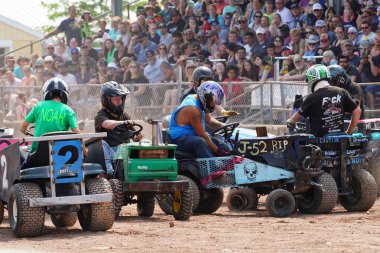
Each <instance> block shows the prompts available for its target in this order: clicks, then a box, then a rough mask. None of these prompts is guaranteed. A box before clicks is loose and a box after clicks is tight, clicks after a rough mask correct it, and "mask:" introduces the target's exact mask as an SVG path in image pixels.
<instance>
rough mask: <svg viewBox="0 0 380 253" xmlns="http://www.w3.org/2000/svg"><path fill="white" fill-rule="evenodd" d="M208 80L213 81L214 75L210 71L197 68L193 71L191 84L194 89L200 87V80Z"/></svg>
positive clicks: (205, 68) (204, 68)
mask: <svg viewBox="0 0 380 253" xmlns="http://www.w3.org/2000/svg"><path fill="white" fill-rule="evenodd" d="M202 78H208V79H209V80H213V79H214V73H213V72H212V70H211V69H209V68H207V67H203V66H202V67H198V68H196V69H194V71H193V82H194V84H195V88H198V87H199V86H200V85H201V79H202Z"/></svg>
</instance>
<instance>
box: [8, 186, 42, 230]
mask: <svg viewBox="0 0 380 253" xmlns="http://www.w3.org/2000/svg"><path fill="white" fill-rule="evenodd" d="M42 197H43V194H42V190H41V188H40V187H39V185H37V184H33V183H19V184H15V185H13V186H12V188H11V192H10V197H9V202H8V212H9V223H10V225H11V228H12V231H13V234H14V235H15V236H17V237H31V236H38V235H40V234H41V233H42V230H43V228H44V223H45V209H44V208H43V207H30V206H29V199H30V198H42Z"/></svg>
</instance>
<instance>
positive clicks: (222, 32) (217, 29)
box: [209, 21, 229, 41]
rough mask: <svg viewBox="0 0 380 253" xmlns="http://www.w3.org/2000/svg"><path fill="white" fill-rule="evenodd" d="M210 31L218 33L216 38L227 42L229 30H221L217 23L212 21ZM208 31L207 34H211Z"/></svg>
mask: <svg viewBox="0 0 380 253" xmlns="http://www.w3.org/2000/svg"><path fill="white" fill-rule="evenodd" d="M210 25H211V31H215V32H217V33H218V37H219V38H220V40H222V41H227V40H228V34H229V29H227V28H226V29H222V28H221V26H220V24H219V22H218V21H213V22H211V24H210ZM211 31H209V33H210V32H211Z"/></svg>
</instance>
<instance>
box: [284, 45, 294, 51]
mask: <svg viewBox="0 0 380 253" xmlns="http://www.w3.org/2000/svg"><path fill="white" fill-rule="evenodd" d="M282 50H292V49H291V48H290V46H288V45H286V46H283V47H282Z"/></svg>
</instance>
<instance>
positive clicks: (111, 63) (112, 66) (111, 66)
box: [107, 62, 118, 70]
mask: <svg viewBox="0 0 380 253" xmlns="http://www.w3.org/2000/svg"><path fill="white" fill-rule="evenodd" d="M107 68H113V69H115V70H117V69H118V67H117V65H116V63H113V62H110V63H108V65H107Z"/></svg>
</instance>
